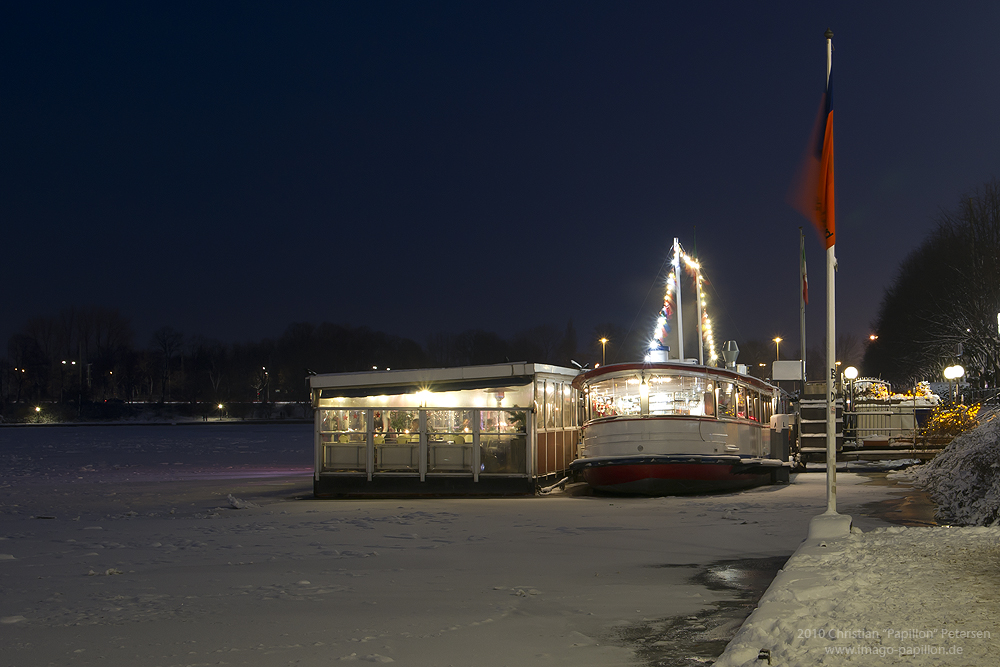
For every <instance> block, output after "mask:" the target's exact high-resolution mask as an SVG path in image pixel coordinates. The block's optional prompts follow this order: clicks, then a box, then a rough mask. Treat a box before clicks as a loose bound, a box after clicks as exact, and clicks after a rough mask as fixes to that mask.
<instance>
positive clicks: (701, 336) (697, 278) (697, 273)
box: [694, 264, 705, 366]
mask: <svg viewBox="0 0 1000 667" xmlns="http://www.w3.org/2000/svg"><path fill="white" fill-rule="evenodd" d="M694 291H695V297H696V298H697V299H698V365H700V366H704V365H705V332H704V331H703V327H702V322H701V320H702V313H701V265H700V264H699V265H698V268H696V269H695V270H694Z"/></svg>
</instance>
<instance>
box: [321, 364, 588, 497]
mask: <svg viewBox="0 0 1000 667" xmlns="http://www.w3.org/2000/svg"><path fill="white" fill-rule="evenodd" d="M577 374H578V372H577V371H575V370H572V369H568V368H561V367H559V366H549V365H546V364H526V363H516V364H496V365H492V366H466V367H462V368H436V369H424V370H401V371H372V372H365V373H330V374H325V375H313V376H311V377H310V379H309V382H310V387H311V389H312V401H313V407H314V408H315V409H316V426H315V443H316V460H315V474H314V478H313V479H314V482H313V491H314V495H315V496H316V497H318V498H335V497H349V496H364V495H383V496H392V495H448V494H454V495H516V494H531V493H534V492H535V489H536V486H538V485H539V484H541V483H542V482H544V481H545V480H547V479H551V481H555V480H556V479H557V477H558V476H560V475H562V474H564V473H565V471H566V470H567V468H568V467H569V464H570V462H572V461H573V460H574V459H575V458H576V457H577V449H578V442H579V416H578V414H579V408H578V406H579V400H578V393H577V390H576V389H574V388H573V386H572V381H573V378H575V377H576V376H577Z"/></svg>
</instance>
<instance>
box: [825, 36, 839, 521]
mask: <svg viewBox="0 0 1000 667" xmlns="http://www.w3.org/2000/svg"><path fill="white" fill-rule="evenodd" d="M832 40H833V31H832V30H829V29H828V30H827V31H826V90H827V94H829V93H830V69H831V68H832V66H833V41H832ZM835 247H836V246H835V245H831V246H830V247H829V248H827V249H826V368H827V371H826V511H827V513H828V514H836V513H837V395H836V385H835V380H836V375H837V363H836V361H837V360H836V354H837V353H836V349H835V343H836V336H837V326H836V322H837V308H836V299H835V295H836V285H835V283H836V272H837V257H836V254H835V252H834V250H835Z"/></svg>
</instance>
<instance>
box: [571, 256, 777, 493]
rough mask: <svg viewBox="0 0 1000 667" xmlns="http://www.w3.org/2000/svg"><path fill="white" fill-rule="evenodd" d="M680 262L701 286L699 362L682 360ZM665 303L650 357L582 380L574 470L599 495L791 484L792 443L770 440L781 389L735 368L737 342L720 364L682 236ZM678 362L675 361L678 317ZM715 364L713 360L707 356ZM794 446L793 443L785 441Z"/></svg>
mask: <svg viewBox="0 0 1000 667" xmlns="http://www.w3.org/2000/svg"><path fill="white" fill-rule="evenodd" d="M682 265H683V267H684V268H686V269H687V271H688V272H689V273H690V274H691V276H692V278H691V282H692V283H693V287H694V289H695V294H696V305H697V318H698V319H697V328H698V345H697V349H698V360H697V361H696V360H694V359H686V358H685V357H684V327H683V323H682V317H681V314H682V312H683V308H682V307H681V278H682V276H683V273H682ZM670 266H671V270H670V272H669V274H668V275H667V279H666V290H665V294H664V297H663V307H662V309H661V310H660V313H659V315H658V317H657V321H656V325H655V327H654V332H653V338H652V340H651V342H650V345H649V348H648V353H647V355H646V359H645V361H644V362H642V363H623V364H612V365H610V366H601V367H598V368H595V369H594V370H591V371H588V372H586V373H583V374H581V375H579V376H577V377H576V378H575V379H574V381H573V386H574V387H575V388H576V389H577V390H579V392H580V394H581V395H582V397H583V418H582V424H583V427H582V429H581V436H582V446H581V450H580V457H579V458H578V459H577V460H575V461H574V462H573V463H572V464H571V465H570V469H571V470H572V471H574V472H576V473H578V474H579V475H580V476H582V477H583V479H585V480H586V481H587V483H588V484H590V486H591V487H593V488H595V489H598V490H600V491H610V492H616V493H634V494H646V495H666V494H675V493H703V492H713V491H728V490H733V489H740V488H745V487H750V486H755V485H758V484H764V483H767V482H771V481H778V480H787V479H788V474H789V470H790V464H789V463H788V462H787V459H788V453H787V451H785V450H786V449H787V445H786V446H782V444H781V441H780V439H778V438H774V442H772V438H771V428H770V426H771V417H772V416H773V415H777V414H780V413H782V412H784V410H783V409H782V408H783V407H784V405H783V404H781V392H780V390H779V389H778V388H777V387H775V386H773V385H771V384H768V383H766V382H764V381H763V380H760V379H759V378H755V377H752V376H750V375H748V374H747V373H746V370H745V368H743V367H741V366H737V364H736V359H737V355H738V354H739V348H738V347H737V345H736V343H735V341H729V342H728V343H726V345H725V349H724V351H723V357H724V358H725V364H726V366H725V368H719V367H716V366H714V365H709V364H714V363H716V362H717V361H718V357H717V355H716V352H715V342H714V338H713V333H712V325H711V322H710V320H709V319H708V315H707V313H706V312H705V309H704V305H705V298H704V291H703V290H702V282H703V277H702V271H701V266H700V264H699V263H698V262H697V261H696V260H695V259H694V258H692V257H690V256H689V255H687V254H686V253H685V252H684V251H683V250H682V249H681V247H680V243H679V241H678V240H677V239H674V246H673V256H672V258H671V262H670ZM671 321H675V322H676V327H675V329H674V333H673V336H672V340H673V341H674V342H676V344H677V350H678V354H677V359H673V360H670V359H669V354H670V348H669V346H668V344H667V343H668V340H670V339H671V331H672V329H671V326H670V322H671ZM706 351H707V353H708V355H707V356H708V358H709V364H705V356H706V355H705V353H706ZM786 442H787V441H786Z"/></svg>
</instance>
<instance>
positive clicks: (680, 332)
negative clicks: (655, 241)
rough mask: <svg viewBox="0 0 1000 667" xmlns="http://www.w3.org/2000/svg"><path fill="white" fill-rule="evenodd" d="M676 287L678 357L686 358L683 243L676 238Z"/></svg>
mask: <svg viewBox="0 0 1000 667" xmlns="http://www.w3.org/2000/svg"><path fill="white" fill-rule="evenodd" d="M674 277H675V278H676V280H675V281H674V282H675V285H674V289H676V290H677V294H676V296H677V358H678V359H680V360H682V361H683V360H684V318H683V308H682V304H681V244H680V241H678V240H677V238H676V237H675V238H674Z"/></svg>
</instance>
